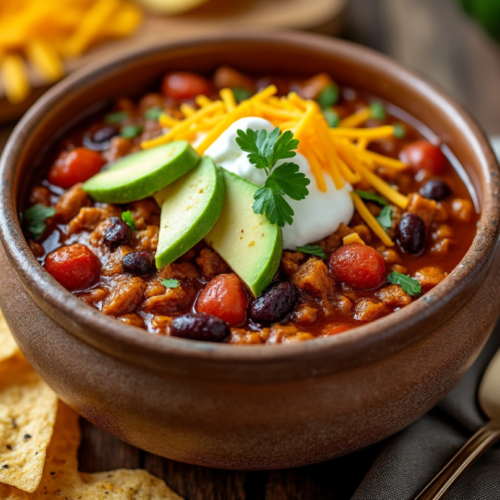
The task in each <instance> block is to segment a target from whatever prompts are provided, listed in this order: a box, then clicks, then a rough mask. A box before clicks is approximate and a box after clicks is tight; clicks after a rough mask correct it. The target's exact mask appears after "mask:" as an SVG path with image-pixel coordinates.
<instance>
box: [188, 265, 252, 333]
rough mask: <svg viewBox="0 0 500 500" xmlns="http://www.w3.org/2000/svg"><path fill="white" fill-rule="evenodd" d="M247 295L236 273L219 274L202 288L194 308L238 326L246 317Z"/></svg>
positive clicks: (230, 324)
mask: <svg viewBox="0 0 500 500" xmlns="http://www.w3.org/2000/svg"><path fill="white" fill-rule="evenodd" d="M247 308H248V295H247V292H246V291H245V288H244V286H243V284H242V282H241V280H240V279H239V278H238V276H236V274H219V276H216V277H215V278H214V279H213V280H212V281H210V282H209V283H208V285H207V286H206V287H205V288H204V289H203V290H202V292H201V293H200V296H199V297H198V301H197V303H196V310H197V311H198V312H203V313H206V314H212V315H214V316H217V317H218V318H220V319H222V320H223V321H225V322H226V323H227V324H228V325H229V326H239V325H242V324H243V323H245V321H246V319H247Z"/></svg>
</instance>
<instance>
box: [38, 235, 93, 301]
mask: <svg viewBox="0 0 500 500" xmlns="http://www.w3.org/2000/svg"><path fill="white" fill-rule="evenodd" d="M45 269H46V270H47V271H48V272H49V273H50V274H51V275H52V276H53V277H54V278H55V279H56V280H57V281H58V282H59V283H60V284H61V285H62V286H63V287H65V288H66V289H67V290H70V291H74V290H82V289H84V288H88V287H89V286H91V285H93V284H94V283H95V282H96V281H97V280H98V278H99V273H100V271H101V261H100V260H99V259H98V258H97V257H96V256H95V254H94V253H93V252H92V250H90V248H88V247H86V246H85V245H81V244H80V243H75V244H73V245H70V246H64V247H61V248H58V249H57V250H54V251H53V252H51V253H49V255H47V259H46V261H45Z"/></svg>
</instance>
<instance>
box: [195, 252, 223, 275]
mask: <svg viewBox="0 0 500 500" xmlns="http://www.w3.org/2000/svg"><path fill="white" fill-rule="evenodd" d="M196 263H197V264H198V265H199V266H200V269H201V274H202V275H203V277H204V278H205V280H206V281H210V280H211V279H212V278H215V277H216V276H217V275H219V274H227V273H229V272H230V269H229V266H228V265H227V264H226V263H225V262H224V261H223V260H222V258H221V257H220V256H219V255H218V254H216V253H215V252H214V251H213V250H212V249H210V248H208V247H207V248H204V249H203V250H202V251H201V252H200V254H199V255H198V257H197V258H196Z"/></svg>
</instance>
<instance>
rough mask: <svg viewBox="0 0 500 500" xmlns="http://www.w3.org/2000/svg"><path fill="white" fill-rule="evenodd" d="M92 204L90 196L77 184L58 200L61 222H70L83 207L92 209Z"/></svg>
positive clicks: (57, 207) (57, 206)
mask: <svg viewBox="0 0 500 500" xmlns="http://www.w3.org/2000/svg"><path fill="white" fill-rule="evenodd" d="M91 204H92V203H91V201H90V198H89V195H88V194H87V193H86V192H85V191H84V190H83V189H82V184H75V185H74V186H73V187H72V188H71V189H69V190H68V191H66V192H65V193H64V194H63V195H62V196H61V197H60V198H59V200H57V203H56V207H55V208H56V212H57V216H58V218H59V219H60V220H61V222H69V221H70V220H71V219H73V217H76V216H77V215H78V213H79V212H80V210H81V209H82V208H83V207H90V206H91Z"/></svg>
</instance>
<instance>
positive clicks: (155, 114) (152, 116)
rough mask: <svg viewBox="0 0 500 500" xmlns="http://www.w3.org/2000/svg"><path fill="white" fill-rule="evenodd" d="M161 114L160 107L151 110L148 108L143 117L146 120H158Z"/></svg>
mask: <svg viewBox="0 0 500 500" xmlns="http://www.w3.org/2000/svg"><path fill="white" fill-rule="evenodd" d="M162 114H163V109H162V108H160V106H153V107H152V108H148V109H147V110H146V112H145V113H144V116H145V117H146V118H147V119H148V120H158V119H159V118H160V116H161V115H162Z"/></svg>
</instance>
